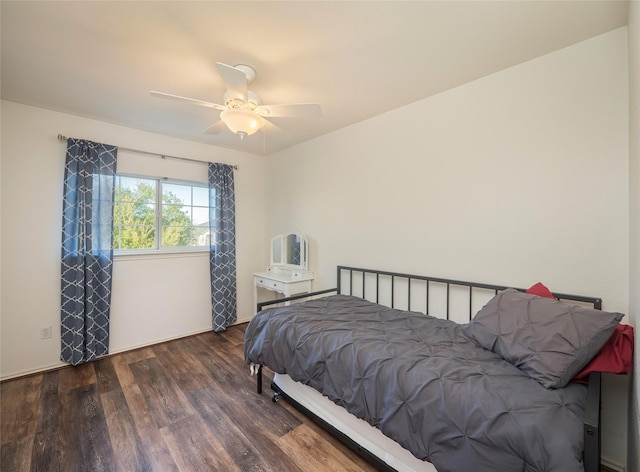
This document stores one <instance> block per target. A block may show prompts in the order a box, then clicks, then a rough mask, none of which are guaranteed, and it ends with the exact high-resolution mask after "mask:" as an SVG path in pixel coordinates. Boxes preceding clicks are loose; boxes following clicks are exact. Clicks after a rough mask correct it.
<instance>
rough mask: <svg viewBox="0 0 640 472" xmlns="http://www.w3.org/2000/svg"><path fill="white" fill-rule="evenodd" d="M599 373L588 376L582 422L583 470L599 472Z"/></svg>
mask: <svg viewBox="0 0 640 472" xmlns="http://www.w3.org/2000/svg"><path fill="white" fill-rule="evenodd" d="M601 377H602V376H601V374H600V372H591V373H590V374H589V387H588V390H587V404H586V407H585V421H584V470H585V472H600V389H601Z"/></svg>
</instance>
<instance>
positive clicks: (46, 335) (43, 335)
mask: <svg viewBox="0 0 640 472" xmlns="http://www.w3.org/2000/svg"><path fill="white" fill-rule="evenodd" d="M50 338H51V326H45V327H44V328H40V339H50Z"/></svg>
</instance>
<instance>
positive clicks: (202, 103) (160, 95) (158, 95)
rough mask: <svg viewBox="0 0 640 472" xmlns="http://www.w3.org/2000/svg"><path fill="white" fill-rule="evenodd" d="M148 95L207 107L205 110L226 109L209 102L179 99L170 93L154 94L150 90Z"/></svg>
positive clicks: (179, 97)
mask: <svg viewBox="0 0 640 472" xmlns="http://www.w3.org/2000/svg"><path fill="white" fill-rule="evenodd" d="M149 93H150V94H151V95H153V96H154V97H160V98H168V99H170V100H177V101H181V102H189V103H192V104H194V105H200V106H202V107H207V108H214V109H216V110H226V109H227V107H225V106H224V105H219V104H217V103H211V102H205V101H204V100H198V99H195V98H188V97H181V96H180V95H172V94H170V93H164V92H156V91H155V90H152V91H150V92H149Z"/></svg>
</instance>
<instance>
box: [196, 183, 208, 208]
mask: <svg viewBox="0 0 640 472" xmlns="http://www.w3.org/2000/svg"><path fill="white" fill-rule="evenodd" d="M193 205H194V206H202V207H207V208H209V189H208V188H207V187H193Z"/></svg>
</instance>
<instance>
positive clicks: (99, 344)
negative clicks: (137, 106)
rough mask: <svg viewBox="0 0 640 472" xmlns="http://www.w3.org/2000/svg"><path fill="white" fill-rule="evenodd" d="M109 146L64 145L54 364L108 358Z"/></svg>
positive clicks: (112, 168) (113, 151)
mask: <svg viewBox="0 0 640 472" xmlns="http://www.w3.org/2000/svg"><path fill="white" fill-rule="evenodd" d="M117 152H118V149H117V148H116V147H115V146H109V145H106V144H100V143H94V142H91V141H86V140H83V139H74V138H69V139H68V140H67V155H66V162H65V173H64V200H63V214H62V270H61V272H62V303H61V305H62V307H61V308H62V309H61V333H60V334H61V337H62V346H61V354H60V358H61V359H62V360H63V361H65V362H70V363H71V364H72V365H78V364H81V363H83V362H88V361H91V360H94V359H95V358H96V357H98V356H102V355H104V354H108V353H109V308H110V305H111V270H112V263H113V241H112V232H113V197H114V189H115V185H114V184H115V174H116V155H117Z"/></svg>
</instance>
